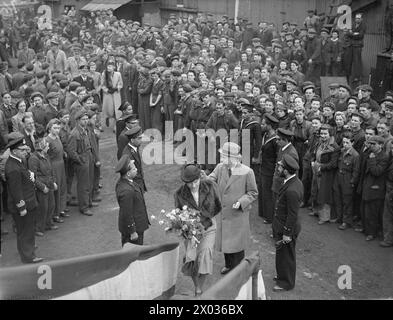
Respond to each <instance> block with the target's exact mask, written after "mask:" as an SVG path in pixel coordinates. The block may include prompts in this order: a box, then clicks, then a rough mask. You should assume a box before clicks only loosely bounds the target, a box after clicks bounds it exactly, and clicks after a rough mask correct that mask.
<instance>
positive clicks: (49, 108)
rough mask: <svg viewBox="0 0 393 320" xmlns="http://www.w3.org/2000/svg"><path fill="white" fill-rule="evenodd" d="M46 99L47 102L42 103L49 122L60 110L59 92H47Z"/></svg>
mask: <svg viewBox="0 0 393 320" xmlns="http://www.w3.org/2000/svg"><path fill="white" fill-rule="evenodd" d="M46 101H48V104H45V105H44V109H45V112H46V114H47V119H48V122H49V121H50V120H52V119H53V118H56V117H57V115H58V113H59V111H60V108H59V94H58V93H57V92H49V93H48V94H47V95H46Z"/></svg>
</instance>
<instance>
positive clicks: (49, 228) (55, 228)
mask: <svg viewBox="0 0 393 320" xmlns="http://www.w3.org/2000/svg"><path fill="white" fill-rule="evenodd" d="M57 229H59V227H58V226H56V225H53V226H50V227H48V228H46V230H57Z"/></svg>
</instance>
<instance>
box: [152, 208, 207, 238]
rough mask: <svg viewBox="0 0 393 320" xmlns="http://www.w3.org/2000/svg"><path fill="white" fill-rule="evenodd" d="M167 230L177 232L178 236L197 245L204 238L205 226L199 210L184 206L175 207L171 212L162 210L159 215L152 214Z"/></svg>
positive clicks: (153, 218)
mask: <svg viewBox="0 0 393 320" xmlns="http://www.w3.org/2000/svg"><path fill="white" fill-rule="evenodd" d="M151 219H152V220H157V221H158V224H159V225H160V226H162V227H163V228H164V230H165V231H166V232H172V233H175V234H176V235H177V236H179V237H182V238H184V239H186V240H190V241H191V243H195V245H197V244H198V243H200V240H201V239H202V235H203V231H204V227H203V225H202V223H201V220H200V215H199V211H196V210H193V209H189V208H188V207H187V206H184V207H183V208H182V209H181V210H180V209H174V210H172V211H170V212H166V211H165V210H161V212H160V214H159V216H158V217H156V216H154V215H153V216H151Z"/></svg>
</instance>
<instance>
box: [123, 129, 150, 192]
mask: <svg viewBox="0 0 393 320" xmlns="http://www.w3.org/2000/svg"><path fill="white" fill-rule="evenodd" d="M125 135H126V137H127V138H128V144H127V145H126V146H125V147H124V150H123V154H122V155H128V156H129V157H130V159H131V160H134V161H135V166H136V167H137V169H138V173H137V175H136V177H135V178H134V180H135V182H136V183H137V184H138V185H139V186H140V187H141V190H142V191H143V192H146V191H147V188H146V184H145V180H144V177H143V167H142V164H143V163H142V158H141V155H140V154H139V147H140V146H141V144H142V137H143V132H142V128H141V127H140V126H139V125H135V126H134V127H133V128H131V129H130V130H128V131H126V132H125Z"/></svg>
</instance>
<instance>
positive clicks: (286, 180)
mask: <svg viewBox="0 0 393 320" xmlns="http://www.w3.org/2000/svg"><path fill="white" fill-rule="evenodd" d="M293 177H296V174H293V175H291V176H290V177H289V178H288V179H285V180H284V184H286V183H287V182H288V181H289V180H291V179H292V178H293Z"/></svg>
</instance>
